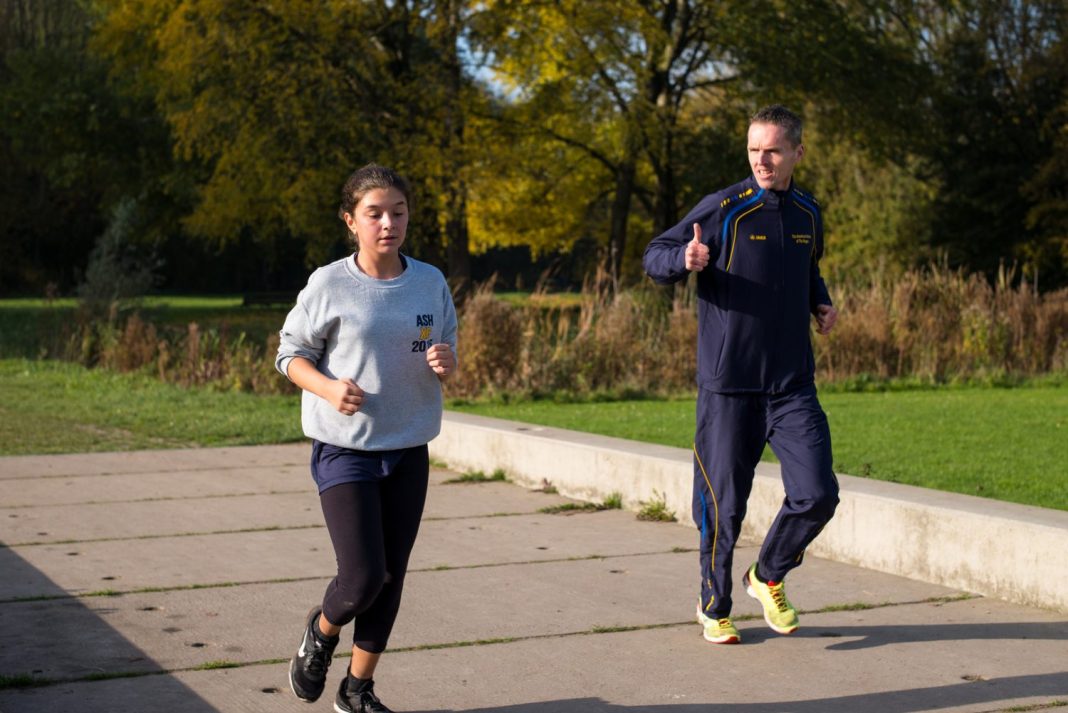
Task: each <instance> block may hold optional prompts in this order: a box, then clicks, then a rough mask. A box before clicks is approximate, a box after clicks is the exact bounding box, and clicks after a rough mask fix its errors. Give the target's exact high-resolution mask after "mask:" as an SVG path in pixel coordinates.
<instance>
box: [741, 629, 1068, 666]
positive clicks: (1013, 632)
mask: <svg viewBox="0 0 1068 713" xmlns="http://www.w3.org/2000/svg"><path fill="white" fill-rule="evenodd" d="M762 633H765V634H766V635H765V636H763V637H759V636H752V637H747V638H746V643H750V642H755V643H759V642H760V641H762V640H766V639H768V638H771V637H772V636H775V634H771V633H770V632H762ZM796 636H799V637H805V638H828V639H836V638H843V639H850V640H849V641H842V642H840V643H836V644H831V645H830V646H828V647H827V650H828V651H856V650H857V649H870V648H875V647H878V646H888V645H890V644H907V643H913V642H923V641H980V640H981V641H998V640H1001V639H1006V640H1007V639H1012V640H1015V641H1019V640H1021V639H1023V640H1026V639H1038V640H1043V639H1045V640H1050V641H1068V622H1063V621H1062V622H1023V623H1019V624H1013V623H1004V622H998V623H995V624H927V625H919V624H906V625H901V626H894V625H882V626H828V627H823V626H810V627H805V628H803V629H800V630H799V631H798V632H797V634H796ZM1066 661H1068V659H1066Z"/></svg>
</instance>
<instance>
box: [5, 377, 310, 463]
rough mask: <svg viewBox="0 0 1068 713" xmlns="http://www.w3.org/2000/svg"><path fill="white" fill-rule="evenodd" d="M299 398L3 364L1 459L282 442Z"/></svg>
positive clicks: (291, 437)
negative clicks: (38, 454) (8, 456)
mask: <svg viewBox="0 0 1068 713" xmlns="http://www.w3.org/2000/svg"><path fill="white" fill-rule="evenodd" d="M303 437H304V436H303V434H302V433H301V428H300V399H299V397H297V396H294V395H280V396H257V395H254V394H245V393H233V392H222V391H213V390H210V389H185V388H181V387H178V386H174V385H172V384H165V383H162V382H160V381H158V380H156V379H153V378H149V377H147V376H141V375H136V374H116V373H114V372H109V371H105V370H103V369H86V368H84V367H81V366H78V365H76V364H70V363H66V362H56V361H31V360H25V359H4V360H0V455H22V454H31V453H75V452H77V453H83V452H91V451H116V450H132V449H140V448H182V447H193V446H235V445H255V444H264V443H285V442H291V441H299V440H301V439H302V438H303Z"/></svg>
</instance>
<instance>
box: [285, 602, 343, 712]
mask: <svg viewBox="0 0 1068 713" xmlns="http://www.w3.org/2000/svg"><path fill="white" fill-rule="evenodd" d="M316 608H317V607H313V608H312V610H311V611H310V612H308V616H307V618H306V620H307V621H311V615H312V612H314V611H315V609H316ZM307 628H308V625H307V623H305V625H304V630H305V631H307ZM303 645H304V634H303V633H301V635H300V643H299V644H297V653H300V647H301V646H303ZM296 665H297V657H296V656H294V657H293V658H292V659H290V660H289V690H291V691H293V695H294V696H296V697H297V698H298V699H299V700H302V701H304V702H305V703H315V702H316V701H317V700H319V698H320V697H321V696H322V695H323V692H322V691H319V695H318V696H316V697H315V698H309V697H306V696H302V695H301V694H300V693H299V692H298V691H297V684H296V683H295V682H294V681H293V671H294V668H295V667H296ZM323 689H324V690H325V689H326V686H323ZM342 713H344V711H342Z"/></svg>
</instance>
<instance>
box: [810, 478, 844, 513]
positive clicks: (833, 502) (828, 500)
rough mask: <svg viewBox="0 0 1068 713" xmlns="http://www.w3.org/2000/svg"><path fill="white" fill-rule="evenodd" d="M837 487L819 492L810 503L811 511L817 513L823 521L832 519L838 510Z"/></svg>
mask: <svg viewBox="0 0 1068 713" xmlns="http://www.w3.org/2000/svg"><path fill="white" fill-rule="evenodd" d="M838 502H839V501H838V487H837V486H834V487H833V488H831V489H828V490H825V491H823V492H820V493H819V494H818V495H817V496H816V498H815V499H814V500H813V502H812V511H813V512H815V513H819V514H820V515H822V516H823V518H824V519H825V520H830V519H831V518H832V517H834V511H835V510H837V509H838Z"/></svg>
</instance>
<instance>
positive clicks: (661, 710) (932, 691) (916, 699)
mask: <svg viewBox="0 0 1068 713" xmlns="http://www.w3.org/2000/svg"><path fill="white" fill-rule="evenodd" d="M1025 696H1026V697H1047V698H1049V697H1055V696H1068V672H1064V673H1049V674H1038V675H1034V676H1013V677H1009V678H997V679H992V680H989V681H974V682H972V681H963V682H961V683H958V684H953V685H951V686H935V687H933V688H913V689H907V690H901V691H887V692H883V693H867V694H864V695H857V696H839V697H834V696H832V695H829V696H828V697H827V698H818V699H813V700H807V701H781V702H776V701H771V702H762V703H722V704H717V703H678V704H671V703H666V704H664V705H652V706H626V705H615V704H612V703H606V702H605V701H603V700H601V699H599V698H573V699H569V700H559V701H544V702H542V703H523V704H519V705H514V706H503V707H499V708H477V709H469V710H466V711H465V712H464V713H857V712H858V711H878V713H919V712H920V711H937V710H939V709H943V708H956V707H958V706H965V705H974V704H994V705H996V704H997V702H998V701H1002V700H1006V699H1013V698H1017V699H1018V698H1021V697H1025ZM425 713H447V711H445V710H433V711H426V712H425Z"/></svg>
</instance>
